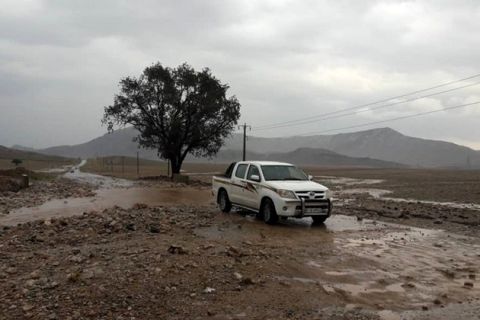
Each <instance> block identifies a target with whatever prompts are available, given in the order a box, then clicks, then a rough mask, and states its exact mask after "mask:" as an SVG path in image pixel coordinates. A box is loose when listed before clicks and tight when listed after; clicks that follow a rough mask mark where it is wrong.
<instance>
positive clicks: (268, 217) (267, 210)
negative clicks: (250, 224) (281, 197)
mask: <svg viewBox="0 0 480 320" xmlns="http://www.w3.org/2000/svg"><path fill="white" fill-rule="evenodd" d="M262 215H263V221H265V223H267V224H275V223H277V221H278V215H277V211H276V210H275V205H274V204H273V202H272V200H270V199H266V200H265V201H264V202H263V206H262Z"/></svg>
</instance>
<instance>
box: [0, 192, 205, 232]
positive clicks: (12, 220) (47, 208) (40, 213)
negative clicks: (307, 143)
mask: <svg viewBox="0 0 480 320" xmlns="http://www.w3.org/2000/svg"><path fill="white" fill-rule="evenodd" d="M211 201H212V197H211V194H210V191H208V190H199V189H194V188H181V189H180V188H144V187H142V188H135V187H134V188H124V189H100V190H98V191H97V193H96V195H95V196H94V197H89V198H69V199H55V200H51V201H48V202H46V203H44V204H43V205H41V206H38V207H32V208H21V209H18V210H13V211H11V212H10V214H8V215H6V216H2V217H0V224H3V225H15V224H18V223H24V222H28V221H33V220H37V219H48V218H52V217H67V216H73V215H80V214H82V213H83V212H88V211H92V210H95V211H101V210H103V209H106V208H111V207H113V206H119V207H122V208H131V207H132V206H133V205H134V204H136V203H144V204H146V205H149V206H161V205H168V204H170V205H189V204H191V205H207V204H209V203H210V202H211Z"/></svg>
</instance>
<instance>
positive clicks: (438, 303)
mask: <svg viewBox="0 0 480 320" xmlns="http://www.w3.org/2000/svg"><path fill="white" fill-rule="evenodd" d="M433 303H434V304H436V305H441V304H442V301H441V300H440V299H438V298H437V299H435V300H433Z"/></svg>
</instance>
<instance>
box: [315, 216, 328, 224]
mask: <svg viewBox="0 0 480 320" xmlns="http://www.w3.org/2000/svg"><path fill="white" fill-rule="evenodd" d="M327 218H328V216H312V220H313V224H314V225H319V224H322V223H324V222H325V220H327Z"/></svg>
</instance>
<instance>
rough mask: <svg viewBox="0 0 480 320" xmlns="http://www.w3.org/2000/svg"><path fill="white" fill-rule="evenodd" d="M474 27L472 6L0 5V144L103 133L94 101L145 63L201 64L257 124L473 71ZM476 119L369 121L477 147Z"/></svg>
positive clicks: (413, 109)
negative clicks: (236, 99)
mask: <svg viewBox="0 0 480 320" xmlns="http://www.w3.org/2000/svg"><path fill="white" fill-rule="evenodd" d="M479 32H480V1H472V0H465V1H459V0H455V1H454V0H451V1H442V0H432V1H355V0H351V1H341V0H332V1H318V0H312V1H307V0H305V1H299V0H295V1H282V0H270V1H263V0H251V1H247V0H238V1H227V0H213V1H212V0H209V1H207V0H198V1H192V0H190V1H178V0H176V1H159V0H152V1H126V0H123V1H119V0H108V1H107V0H106V1H101V0H93V1H87V0H78V1H73V0H70V1H63V0H56V1H47V0H45V1H41V0H0V111H1V113H0V145H6V146H11V145H13V144H21V145H24V146H29V147H47V146H53V145H59V144H76V143H81V142H85V141H88V140H90V139H92V138H95V137H97V136H99V135H101V134H104V133H105V132H106V128H105V127H102V126H101V124H100V119H101V117H102V114H103V107H104V106H106V105H108V104H111V103H112V101H113V95H114V94H115V93H116V92H117V90H118V81H119V80H120V79H121V78H122V77H126V76H138V75H139V74H140V73H141V72H142V70H143V69H144V68H145V67H146V66H148V65H150V64H152V63H153V62H157V61H159V62H161V63H162V64H164V65H167V66H172V67H174V66H177V65H179V64H180V63H182V62H188V63H190V64H191V65H192V66H193V67H195V68H197V69H201V68H203V67H209V68H210V69H211V70H212V72H213V73H214V74H215V75H216V76H217V77H218V78H220V79H221V80H222V81H223V82H226V83H228V84H229V85H230V86H231V89H230V91H229V93H230V94H235V95H236V96H237V97H238V99H239V100H240V102H241V104H242V109H241V113H242V119H241V121H242V122H244V121H245V122H247V123H248V124H251V125H252V126H253V127H254V128H255V126H262V125H269V124H271V123H278V122H282V121H289V120H294V119H298V118H306V117H310V116H315V115H321V114H323V113H327V112H332V111H335V110H340V109H343V108H348V107H352V106H355V105H360V104H364V103H369V102H372V101H376V100H380V99H384V98H389V97H393V96H395V95H399V94H403V93H406V92H410V91H414V90H419V89H423V88H426V87H430V86H434V85H437V84H441V83H445V82H447V81H451V80H456V79H461V78H464V77H467V76H470V75H474V74H477V73H480V59H479V57H480V37H479ZM476 81H477V82H478V81H480V77H479V78H476V79H473V80H471V81H469V82H465V83H463V84H467V83H474V82H476ZM460 85H462V84H456V85H453V86H449V87H445V88H442V89H448V88H454V87H455V86H460ZM439 90H440V89H438V90H437V91H439ZM431 92H435V90H434V91H431ZM428 93H430V92H428ZM476 101H480V85H478V86H474V87H470V88H467V89H462V90H458V91H453V92H450V93H448V94H442V95H438V96H434V97H430V98H428V99H421V100H418V101H415V102H412V103H408V104H400V105H396V106H392V107H389V108H384V109H381V110H377V111H371V112H364V113H361V114H359V115H353V116H349V117H344V118H338V119H330V120H327V121H320V122H316V123H310V124H308V125H303V126H292V127H287V128H278V129H275V130H262V131H252V133H251V134H252V135H261V136H284V135H294V134H304V133H308V132H317V131H323V130H330V129H336V128H342V127H347V126H351V125H357V124H362V123H368V122H372V121H379V120H384V119H389V118H395V117H399V116H403V115H409V114H414V113H419V112H426V111H429V110H436V109H440V108H444V107H449V106H455V105H460V104H464V103H469V102H476ZM479 120H480V105H473V106H471V107H468V108H463V109H457V110H451V111H445V112H441V113H436V114H431V115H429V116H425V117H418V118H412V119H408V120H401V121H395V122H391V123H385V124H382V125H381V126H389V127H392V128H393V129H396V130H398V131H400V132H402V133H404V134H408V135H412V136H418V137H424V138H432V139H442V140H448V141H452V142H456V143H459V144H465V145H468V146H471V147H473V148H475V149H480V122H479ZM371 127H375V126H370V127H365V129H367V128H371ZM361 129H362V128H359V129H356V130H361ZM344 131H345V130H344ZM350 131H352V130H350ZM337 132H342V131H333V132H331V133H337Z"/></svg>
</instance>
